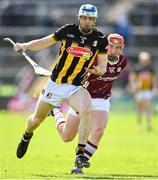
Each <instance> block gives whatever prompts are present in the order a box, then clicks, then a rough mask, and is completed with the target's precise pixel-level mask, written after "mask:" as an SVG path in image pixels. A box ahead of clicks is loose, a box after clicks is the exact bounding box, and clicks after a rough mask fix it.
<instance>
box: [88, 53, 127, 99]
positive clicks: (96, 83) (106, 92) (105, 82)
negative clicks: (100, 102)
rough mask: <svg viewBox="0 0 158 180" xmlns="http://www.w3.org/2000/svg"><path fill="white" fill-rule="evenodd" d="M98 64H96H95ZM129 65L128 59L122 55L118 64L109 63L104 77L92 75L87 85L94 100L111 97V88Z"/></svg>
mask: <svg viewBox="0 0 158 180" xmlns="http://www.w3.org/2000/svg"><path fill="white" fill-rule="evenodd" d="M95 63H96V62H95ZM126 64H127V58H126V57H125V56H123V55H120V57H119V60H118V62H116V63H115V64H111V63H110V62H108V64H107V71H106V73H105V74H104V75H103V76H96V75H93V74H91V75H90V76H89V78H88V80H87V82H86V83H85V86H86V87H87V90H88V91H89V93H90V94H91V97H92V98H103V99H107V98H109V97H110V96H111V88H112V85H113V82H114V80H115V79H117V78H118V76H119V74H120V73H121V71H122V70H123V69H124V67H125V66H126Z"/></svg>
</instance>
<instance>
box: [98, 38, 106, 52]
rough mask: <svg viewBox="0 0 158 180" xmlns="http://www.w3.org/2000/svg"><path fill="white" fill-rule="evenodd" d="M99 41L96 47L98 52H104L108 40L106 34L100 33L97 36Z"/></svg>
mask: <svg viewBox="0 0 158 180" xmlns="http://www.w3.org/2000/svg"><path fill="white" fill-rule="evenodd" d="M98 38H99V43H98V46H99V47H98V49H99V52H98V54H99V55H100V54H106V53H107V49H106V46H107V45H108V40H107V38H106V36H104V35H102V36H99V37H98Z"/></svg>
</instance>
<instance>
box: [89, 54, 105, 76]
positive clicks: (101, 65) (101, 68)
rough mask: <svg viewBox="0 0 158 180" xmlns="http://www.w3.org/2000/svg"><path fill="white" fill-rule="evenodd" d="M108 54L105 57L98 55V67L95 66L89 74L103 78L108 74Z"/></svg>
mask: <svg viewBox="0 0 158 180" xmlns="http://www.w3.org/2000/svg"><path fill="white" fill-rule="evenodd" d="M107 57H108V56H107V54H105V55H99V54H98V57H97V58H98V65H97V66H93V67H92V68H91V69H89V73H91V74H95V75H97V76H102V75H104V74H105V72H106V67H107Z"/></svg>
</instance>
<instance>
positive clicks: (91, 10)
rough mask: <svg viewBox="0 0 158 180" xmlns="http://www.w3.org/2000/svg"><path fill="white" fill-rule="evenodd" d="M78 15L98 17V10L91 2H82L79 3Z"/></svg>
mask: <svg viewBox="0 0 158 180" xmlns="http://www.w3.org/2000/svg"><path fill="white" fill-rule="evenodd" d="M78 16H89V17H94V18H97V17H98V10H97V7H96V6H93V5H92V4H83V5H81V7H80V9H79V12H78Z"/></svg>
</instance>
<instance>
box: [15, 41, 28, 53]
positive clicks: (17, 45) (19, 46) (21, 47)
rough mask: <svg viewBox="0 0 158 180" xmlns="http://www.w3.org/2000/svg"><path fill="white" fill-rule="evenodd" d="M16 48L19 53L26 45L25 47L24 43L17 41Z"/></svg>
mask: <svg viewBox="0 0 158 180" xmlns="http://www.w3.org/2000/svg"><path fill="white" fill-rule="evenodd" d="M14 50H15V51H16V52H17V53H18V52H20V51H25V50H26V47H25V45H24V43H16V44H15V45H14Z"/></svg>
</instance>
